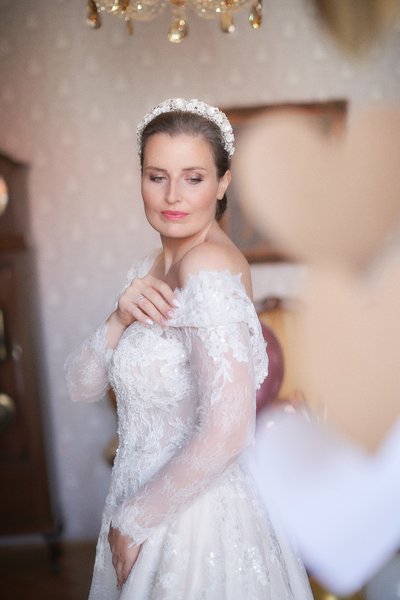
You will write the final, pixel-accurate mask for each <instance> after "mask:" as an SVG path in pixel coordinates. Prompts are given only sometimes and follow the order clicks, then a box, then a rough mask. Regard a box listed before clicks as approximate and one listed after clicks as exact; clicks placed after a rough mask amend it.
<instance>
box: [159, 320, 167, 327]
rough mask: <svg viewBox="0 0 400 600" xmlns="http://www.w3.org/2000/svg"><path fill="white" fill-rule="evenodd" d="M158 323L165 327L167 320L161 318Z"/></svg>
mask: <svg viewBox="0 0 400 600" xmlns="http://www.w3.org/2000/svg"><path fill="white" fill-rule="evenodd" d="M160 323H161V327H166V326H167V325H168V321H167V320H166V319H161V321H160Z"/></svg>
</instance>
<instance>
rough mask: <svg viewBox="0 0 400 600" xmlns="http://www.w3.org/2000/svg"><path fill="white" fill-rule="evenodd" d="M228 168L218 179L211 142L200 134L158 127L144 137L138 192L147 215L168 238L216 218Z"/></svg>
mask: <svg viewBox="0 0 400 600" xmlns="http://www.w3.org/2000/svg"><path fill="white" fill-rule="evenodd" d="M230 178H231V174H230V171H227V172H226V173H225V175H224V176H223V177H222V178H221V179H218V176H217V169H216V166H215V164H214V157H213V153H212V149H211V146H210V144H209V142H207V141H206V140H205V139H204V138H202V137H200V136H191V135H185V134H180V135H177V136H174V137H172V136H170V135H168V134H166V133H157V134H155V135H153V136H151V137H150V138H149V139H148V140H147V143H146V147H145V151H144V158H143V175H142V196H143V202H144V208H145V213H146V217H147V219H148V221H149V223H150V225H151V226H152V227H154V229H156V231H158V232H159V233H160V235H161V236H163V237H167V238H188V237H192V236H197V235H199V234H201V233H202V232H203V231H204V232H205V231H207V229H208V228H209V227H210V225H211V224H212V223H213V222H214V221H215V209H216V202H217V199H221V198H222V197H223V195H224V194H225V191H226V189H227V187H228V185H229V182H230Z"/></svg>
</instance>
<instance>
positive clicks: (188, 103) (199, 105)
mask: <svg viewBox="0 0 400 600" xmlns="http://www.w3.org/2000/svg"><path fill="white" fill-rule="evenodd" d="M173 111H178V112H189V113H194V114H196V115H200V116H201V117H204V118H205V119H208V120H209V121H212V122H213V123H215V124H216V125H218V127H219V128H220V130H221V133H222V138H223V140H224V148H225V150H226V151H227V153H228V156H229V158H231V156H233V153H234V152H235V147H234V142H235V136H234V135H233V130H232V125H231V124H230V123H229V121H228V117H227V116H226V114H225V113H223V112H222V111H221V110H219V108H217V107H216V106H210V105H209V104H206V103H205V102H202V101H201V100H196V99H192V100H185V99H184V98H170V99H169V100H164V102H161V104H157V106H155V107H154V108H153V110H152V111H151V112H149V113H147V115H146V116H145V117H144V119H143V121H141V122H140V123H139V125H138V126H137V130H136V137H137V146H138V152H139V154H140V152H141V148H142V133H143V130H144V128H145V127H146V126H147V125H148V124H149V123H150V121H152V120H153V119H154V118H155V117H157V116H158V115H161V114H162V113H168V112H173Z"/></svg>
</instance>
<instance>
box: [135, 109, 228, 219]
mask: <svg viewBox="0 0 400 600" xmlns="http://www.w3.org/2000/svg"><path fill="white" fill-rule="evenodd" d="M157 133H167V134H168V135H170V136H175V135H179V134H185V135H192V136H196V137H197V136H199V137H200V136H201V137H202V138H203V139H204V140H205V141H207V142H208V143H209V144H210V146H211V149H212V153H213V157H214V164H215V167H216V169H217V177H218V179H221V177H223V175H225V173H226V171H228V169H230V166H231V161H230V158H229V155H228V152H227V151H226V149H225V147H224V139H223V137H222V132H221V129H220V128H219V127H218V125H217V124H216V123H214V122H213V121H209V120H208V119H206V118H205V117H202V116H200V115H197V114H195V113H192V112H183V111H170V112H167V113H162V114H160V115H157V116H156V117H154V119H152V120H151V121H150V123H148V124H147V125H146V127H145V128H144V129H143V132H142V139H141V148H140V153H139V156H140V166H141V169H142V171H143V159H144V151H145V148H146V143H147V141H148V139H149V138H150V137H151V136H152V135H156V134H157ZM226 207H227V197H226V194H224V197H223V198H222V199H221V200H217V206H216V210H215V218H216V220H217V221H220V220H221V218H222V216H223V214H224V212H225V210H226Z"/></svg>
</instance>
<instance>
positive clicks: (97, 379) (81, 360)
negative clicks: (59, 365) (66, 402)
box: [65, 324, 113, 402]
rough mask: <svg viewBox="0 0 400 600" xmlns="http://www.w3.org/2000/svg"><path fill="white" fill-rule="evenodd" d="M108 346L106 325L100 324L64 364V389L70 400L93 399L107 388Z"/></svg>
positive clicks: (89, 400)
mask: <svg viewBox="0 0 400 600" xmlns="http://www.w3.org/2000/svg"><path fill="white" fill-rule="evenodd" d="M112 353H113V351H112V349H111V348H110V347H108V345H107V325H106V324H103V325H101V326H100V327H99V328H98V329H97V330H96V331H95V332H94V334H93V335H91V336H90V337H89V338H88V339H87V340H85V341H84V342H83V344H82V346H81V347H80V348H79V349H78V350H76V351H75V352H73V353H72V354H71V355H70V356H69V357H68V358H67V361H66V363H65V377H66V382H67V389H68V393H69V396H70V398H71V400H72V401H74V402H77V401H81V402H96V401H97V400H100V399H101V398H102V397H103V396H104V395H105V393H106V392H107V390H108V387H109V383H108V367H109V364H110V361H111V357H112Z"/></svg>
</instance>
